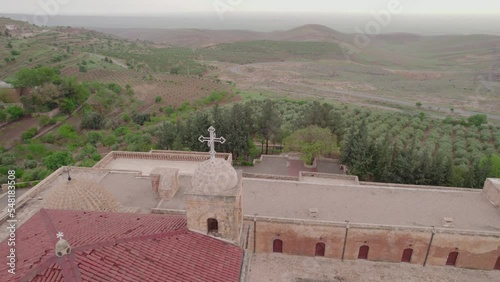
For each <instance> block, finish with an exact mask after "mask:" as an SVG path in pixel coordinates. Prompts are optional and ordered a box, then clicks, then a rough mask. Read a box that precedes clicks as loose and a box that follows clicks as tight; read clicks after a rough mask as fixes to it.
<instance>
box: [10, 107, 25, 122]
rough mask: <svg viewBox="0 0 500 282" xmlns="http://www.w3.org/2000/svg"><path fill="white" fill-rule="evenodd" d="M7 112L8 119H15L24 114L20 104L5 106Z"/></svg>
mask: <svg viewBox="0 0 500 282" xmlns="http://www.w3.org/2000/svg"><path fill="white" fill-rule="evenodd" d="M7 113H8V114H9V115H10V118H9V120H10V121H15V120H18V119H20V118H22V117H23V116H24V109H23V108H21V107H20V106H17V105H16V106H10V107H8V108H7Z"/></svg>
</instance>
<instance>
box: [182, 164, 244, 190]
mask: <svg viewBox="0 0 500 282" xmlns="http://www.w3.org/2000/svg"><path fill="white" fill-rule="evenodd" d="M191 184H192V188H193V191H192V192H193V194H201V195H219V194H220V193H221V192H223V191H227V190H231V189H233V188H234V187H235V186H236V184H238V174H237V173H236V170H234V168H233V166H231V164H229V163H228V162H227V161H226V160H223V159H210V160H208V161H204V162H203V163H201V164H200V166H198V168H197V169H196V170H195V171H194V175H193V179H192V181H191Z"/></svg>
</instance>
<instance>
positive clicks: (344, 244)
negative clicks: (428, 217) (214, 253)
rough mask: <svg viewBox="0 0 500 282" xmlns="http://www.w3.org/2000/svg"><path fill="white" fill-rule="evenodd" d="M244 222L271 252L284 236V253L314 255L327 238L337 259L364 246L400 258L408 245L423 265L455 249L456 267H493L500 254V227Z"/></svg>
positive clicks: (372, 254)
mask: <svg viewBox="0 0 500 282" xmlns="http://www.w3.org/2000/svg"><path fill="white" fill-rule="evenodd" d="M245 224H253V225H254V226H255V233H256V245H255V251H256V252H257V253H270V252H273V241H274V240H275V239H280V240H282V241H283V253H284V254H289V255H300V256H314V255H315V247H316V244H317V243H324V244H325V245H326V249H325V257H328V258H334V259H347V260H355V259H358V254H359V250H360V247H361V246H363V245H366V246H368V247H369V252H368V260H371V261H384V262H394V263H400V262H401V259H402V256H403V251H404V250H405V249H407V248H410V249H412V250H413V254H412V256H411V262H410V263H412V264H419V265H424V264H425V263H426V264H427V265H435V266H444V265H446V260H447V258H448V255H449V254H450V253H451V252H454V251H457V252H459V256H458V259H457V263H456V266H457V267H463V268H472V269H493V267H494V265H495V262H496V260H497V258H498V257H500V232H496V233H495V232H473V231H461V230H453V229H444V228H443V229H441V228H440V229H436V230H434V229H433V228H429V227H412V226H380V225H367V224H356V223H349V224H347V223H342V222H325V221H309V220H299V219H296V220H293V219H280V218H269V217H259V216H245ZM346 231H347V232H346ZM433 233H435V234H434V235H433ZM346 234H347V235H346ZM431 238H432V243H431ZM429 246H430V247H429ZM428 250H429V252H428ZM426 258H427V260H426Z"/></svg>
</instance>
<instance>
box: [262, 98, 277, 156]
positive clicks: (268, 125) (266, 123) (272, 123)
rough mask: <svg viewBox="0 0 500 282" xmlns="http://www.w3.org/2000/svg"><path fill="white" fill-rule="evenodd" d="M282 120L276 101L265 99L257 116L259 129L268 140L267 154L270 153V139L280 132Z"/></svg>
mask: <svg viewBox="0 0 500 282" xmlns="http://www.w3.org/2000/svg"><path fill="white" fill-rule="evenodd" d="M281 122H282V121H281V117H280V116H279V113H278V112H277V110H276V107H275V105H274V103H273V102H272V101H271V100H266V101H264V105H263V106H262V108H261V113H260V115H259V116H258V118H257V131H258V133H259V134H260V136H261V137H262V138H263V139H264V140H265V141H266V155H267V154H269V140H270V139H271V138H273V136H275V135H277V134H278V131H279V130H280V126H281ZM262 153H263V152H262Z"/></svg>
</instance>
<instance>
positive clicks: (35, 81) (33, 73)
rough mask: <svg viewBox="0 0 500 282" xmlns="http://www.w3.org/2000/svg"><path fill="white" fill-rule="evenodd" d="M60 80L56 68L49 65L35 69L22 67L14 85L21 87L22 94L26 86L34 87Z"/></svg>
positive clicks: (13, 82)
mask: <svg viewBox="0 0 500 282" xmlns="http://www.w3.org/2000/svg"><path fill="white" fill-rule="evenodd" d="M58 80H60V77H59V75H58V74H57V72H56V71H55V70H54V69H51V68H48V67H40V68H34V69H28V68H22V69H21V70H19V71H18V72H17V73H16V75H15V78H14V80H13V81H12V85H13V86H14V87H15V88H19V89H20V90H21V94H22V93H23V91H24V89H25V88H33V87H35V86H41V85H43V84H45V83H53V82H55V81H58Z"/></svg>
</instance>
